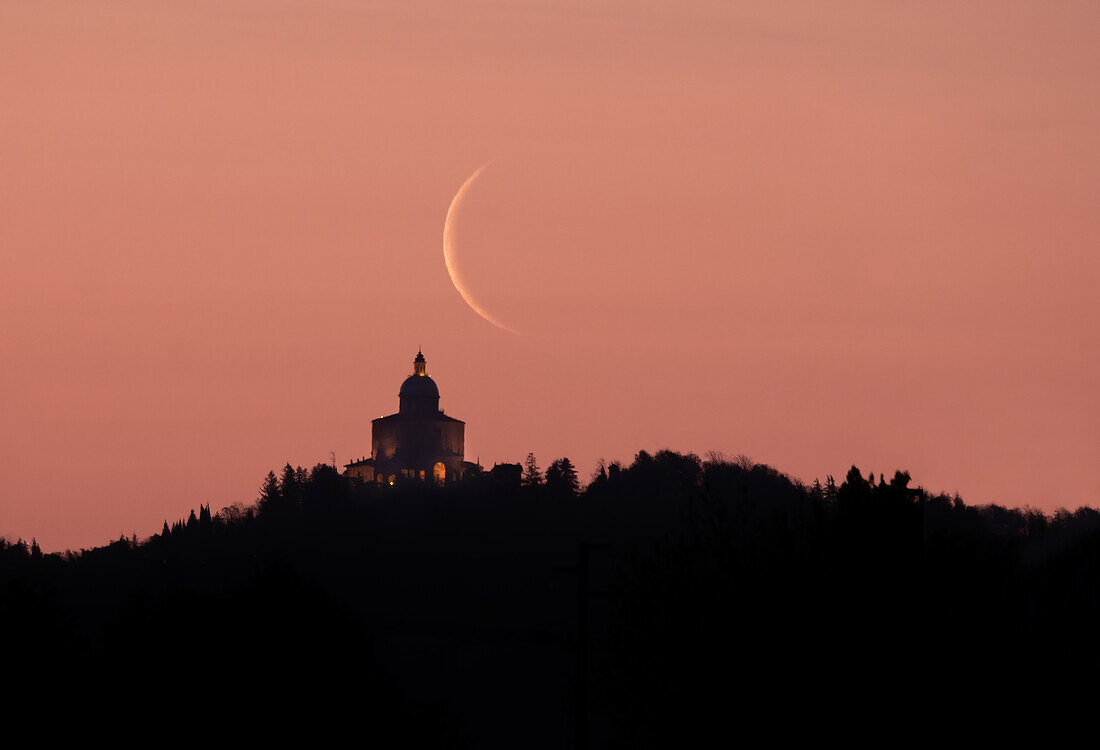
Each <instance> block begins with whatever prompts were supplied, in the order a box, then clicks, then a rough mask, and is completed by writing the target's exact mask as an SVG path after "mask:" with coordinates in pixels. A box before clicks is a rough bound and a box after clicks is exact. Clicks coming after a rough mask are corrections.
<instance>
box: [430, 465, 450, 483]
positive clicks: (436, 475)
mask: <svg viewBox="0 0 1100 750" xmlns="http://www.w3.org/2000/svg"><path fill="white" fill-rule="evenodd" d="M432 478H433V479H435V481H437V482H439V483H440V484H443V482H444V481H446V479H447V467H446V466H444V465H443V462H442V461H437V462H436V464H435V466H433V467H432Z"/></svg>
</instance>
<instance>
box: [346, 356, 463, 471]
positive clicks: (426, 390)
mask: <svg viewBox="0 0 1100 750" xmlns="http://www.w3.org/2000/svg"><path fill="white" fill-rule="evenodd" d="M398 399H399V406H398V410H397V413H396V414H391V415H389V416H388V417H379V418H378V419H375V420H373V421H372V422H371V457H370V458H364V459H360V460H359V461H353V462H351V463H350V464H347V465H346V466H345V467H344V474H345V475H346V476H349V477H357V478H359V479H362V480H363V481H366V482H377V483H379V484H394V483H395V482H397V481H400V480H403V479H416V480H420V481H433V482H437V483H439V484H444V483H446V482H450V481H454V480H457V479H460V478H462V474H463V472H464V470H465V468H466V462H465V461H463V449H464V447H465V446H464V444H465V433H466V423H465V422H463V421H462V420H461V419H455V418H454V417H448V416H447V415H446V414H444V413H443V412H442V411H440V409H439V388H438V387H436V384H435V381H434V380H432V379H431V377H430V376H429V375H428V363H427V361H426V360H425V359H424V354H423V352H417V354H416V359H414V360H413V371H412V375H409V377H407V378H405V382H404V383H402V384H401V392H400V393H399V394H398Z"/></svg>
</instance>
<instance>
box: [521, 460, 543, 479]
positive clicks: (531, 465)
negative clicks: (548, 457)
mask: <svg viewBox="0 0 1100 750" xmlns="http://www.w3.org/2000/svg"><path fill="white" fill-rule="evenodd" d="M522 484H523V486H524V487H538V486H540V485H541V484H542V472H541V471H539V465H538V462H537V461H536V460H535V454H534V453H528V454H527V459H526V460H525V461H524V462H523V481H522Z"/></svg>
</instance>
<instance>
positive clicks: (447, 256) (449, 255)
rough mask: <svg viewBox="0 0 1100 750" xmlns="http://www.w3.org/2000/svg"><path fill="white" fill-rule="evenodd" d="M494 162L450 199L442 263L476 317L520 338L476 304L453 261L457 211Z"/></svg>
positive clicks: (486, 164)
mask: <svg viewBox="0 0 1100 750" xmlns="http://www.w3.org/2000/svg"><path fill="white" fill-rule="evenodd" d="M494 161H496V160H495V159H490V160H489V161H487V162H485V163H484V164H482V165H481V166H480V167H478V168H477V170H476V171H475V172H474V173H473V174H472V175H470V176H469V177H468V178H467V179H466V182H464V183H462V187H460V188H459V189H458V192H457V193H455V197H454V198H452V199H451V205H450V207H448V208H447V218H446V219H445V220H444V221H443V262H444V263H445V264H446V266H447V273H448V275H450V277H451V283H452V284H454V287H455V289H456V290H457V291H458V293H459V294H460V295H462V299H463V300H465V302H466V304H467V305H469V306H470V309H471V310H473V311H474V312H476V313H477V314H478V315H480V316H481V317H483V318H484V319H485V320H487V321H489V322H490V323H492V324H493V325H495V326H496V327H497V328H499V329H501V330H502V331H507V332H508V333H513V334H515V335H517V336H522V335H523V334H521V333H520V332H519V331H517V330H516V329H514V328H511V327H509V326H507V325H505V324H504V323H502V322H501V321H500V320H498V319H497V318H496V317H494V316H493V315H492V314H490V313H489V311H487V310H486V309H485V308H483V307H482V306H481V305H479V304H478V303H477V301H476V300H475V299H474V295H473V294H471V293H470V290H469V289H468V288H467V286H466V284H465V282H464V281H463V280H462V276H461V275H460V274H459V272H458V263H457V261H456V260H455V257H456V254H455V240H454V222H455V217H456V216H457V215H458V213H459V209H460V208H461V207H462V202H463V201H464V200H465V198H466V192H467V191H468V190H469V188H470V185H472V184H473V183H474V181H475V180H476V179H477V178H478V176H480V175H481V173H482V172H484V171H485V168H486V167H488V166H489V165H490V164H492V163H493V162H494Z"/></svg>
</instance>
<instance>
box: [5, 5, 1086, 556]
mask: <svg viewBox="0 0 1100 750" xmlns="http://www.w3.org/2000/svg"><path fill="white" fill-rule="evenodd" d="M1098 36H1100V4H1098V3H1096V2H1095V0H1088V1H1087V2H1080V3H1071V2H1033V1H1032V2H1009V1H1006V0H997V1H996V2H968V3H960V2H957V1H954V0H953V1H951V2H922V3H881V2H866V3H865V2H831V3H819V2H763V3H759V4H752V5H743V4H740V3H730V2H726V1H724V0H723V1H722V2H696V1H687V2H685V1H680V2H675V3H672V2H602V1H599V0H595V1H594V0H584V1H583V2H549V1H544V2H455V1H454V0H445V1H440V0H437V1H433V2H410V1H409V0H400V1H397V2H366V1H362V0H340V1H338V0H332V1H330V2H318V1H317V0H265V1H264V2H260V1H259V0H250V1H249V0H211V1H209V2H150V1H149V0H133V1H132V2H118V1H117V0H100V1H97V2H85V1H75V0H74V1H72V2H53V1H51V0H27V1H26V2H19V1H18V0H0V362H2V363H3V367H2V368H0V412H2V417H0V534H3V535H4V536H7V537H8V538H11V539H14V538H16V537H20V536H21V537H23V538H26V539H30V538H31V537H36V538H37V539H38V541H39V542H40V543H41V544H42V546H43V548H45V549H47V550H57V549H65V548H73V549H76V548H79V547H86V546H92V545H98V544H103V543H106V542H107V541H109V540H110V539H112V538H118V536H119V535H121V534H126V535H127V536H129V535H130V534H132V533H136V534H138V536H139V537H143V536H147V535H149V534H151V533H154V532H156V531H158V530H159V528H160V525H161V522H162V521H163V520H165V519H168V520H169V521H172V520H174V519H177V518H180V517H183V516H185V515H186V513H187V512H188V510H189V509H190V508H192V507H197V506H198V504H199V503H210V504H211V506H212V508H213V509H214V510H215V511H216V510H218V509H219V508H221V507H223V506H226V505H230V504H233V503H235V502H241V501H243V502H251V501H252V500H254V499H255V497H256V495H257V490H258V487H259V485H260V482H261V481H262V479H263V476H264V475H265V474H266V473H267V471H268V470H269V469H273V468H278V467H279V466H281V465H282V464H283V463H285V462H287V461H290V462H292V463H294V464H301V465H304V466H312V465H313V464H315V463H318V462H322V461H329V460H330V452H335V454H336V458H337V461H338V462H340V463H341V464H343V463H344V462H346V461H348V460H350V459H352V458H355V457H358V456H361V455H365V454H369V451H370V420H371V419H372V418H374V417H377V416H379V415H381V414H384V413H390V412H392V411H395V410H396V407H397V389H398V386H399V385H400V382H401V380H402V379H403V378H404V377H405V376H406V374H407V373H408V372H409V371H410V369H411V364H412V358H413V356H414V355H415V353H416V349H417V347H418V346H423V348H424V353H425V355H426V356H427V358H428V371H429V374H431V375H433V376H434V377H435V379H436V382H437V383H438V384H439V387H440V391H441V394H442V401H441V406H442V407H443V408H444V409H445V410H446V411H447V412H448V413H449V414H451V415H453V416H456V417H459V418H461V419H464V420H466V422H467V428H466V445H467V458H469V459H471V460H476V459H478V458H480V460H481V463H482V464H484V465H486V466H492V464H493V462H494V461H521V460H522V459H523V457H524V456H525V455H526V454H527V452H528V451H533V452H534V453H535V454H536V456H538V458H539V461H540V464H541V465H542V466H543V467H545V466H546V465H547V464H548V463H549V461H550V460H552V459H554V458H557V457H559V456H561V455H568V456H570V457H572V458H573V459H574V460H575V461H576V462H577V464H578V465H579V467H580V469H581V471H582V474H584V475H585V476H587V475H589V474H590V473H591V471H592V469H593V468H594V466H595V464H596V461H597V460H598V459H600V458H601V457H602V458H606V459H608V460H615V459H618V460H623V461H629V460H631V458H632V457H633V455H634V453H635V452H636V451H638V450H639V449H643V448H644V449H647V450H650V451H654V450H657V449H660V448H664V447H669V448H673V449H676V450H683V451H689V450H690V451H696V452H699V453H700V454H702V453H705V452H706V451H709V450H716V451H723V452H725V453H727V454H730V455H735V454H738V453H744V454H747V455H749V456H750V457H752V458H753V459H755V460H757V461H761V462H766V463H769V464H771V465H773V466H775V467H777V468H778V469H780V470H782V471H785V472H787V473H790V474H792V475H793V476H795V477H797V478H800V479H802V480H805V481H807V482H812V481H813V479H814V478H815V477H821V478H822V479H824V477H825V475H826V474H833V475H835V476H837V478H838V480H839V479H840V478H842V477H843V475H844V473H845V472H846V470H847V469H848V467H849V466H851V465H852V464H853V463H855V464H858V465H859V466H860V467H861V468H863V469H864V471H867V470H873V471H875V472H876V473H878V472H885V473H886V474H887V475H889V474H891V473H892V472H893V470H894V469H896V468H902V469H908V470H909V471H910V472H911V473H912V474H913V476H914V479H915V481H916V482H918V483H920V484H922V485H923V486H924V487H926V488H927V489H929V490H933V491H938V490H945V491H947V492H955V491H958V492H959V493H961V494H962V496H963V497H964V499H966V500H967V501H969V502H973V503H990V502H997V503H1001V504H1005V505H1031V506H1033V507H1038V508H1042V509H1045V510H1053V509H1055V508H1057V507H1060V506H1065V507H1076V506H1078V505H1082V504H1091V505H1098V504H1100V478H1098V477H1100V462H1098V457H1100V379H1098V374H1097V373H1098V372H1100V294H1098V293H1097V287H1098V283H1100V210H1098V206H1097V196H1098V193H1100V190H1098V188H1100V97H1098V96H1097V85H1098V81H1100V45H1098V44H1097V43H1096V40H1097V38H1098ZM492 158H496V159H497V161H496V162H494V163H493V165H492V166H491V167H490V168H489V169H487V170H486V171H485V172H484V174H483V175H482V176H481V177H480V178H479V179H478V181H477V182H476V183H475V184H474V185H473V186H472V187H471V190H470V192H469V194H468V196H467V199H466V204H465V206H464V210H463V212H462V214H461V215H460V216H459V217H458V219H457V220H458V225H457V227H456V233H457V236H458V239H459V248H460V255H461V258H460V261H461V265H462V271H463V274H464V275H465V277H466V279H467V280H468V282H469V284H470V287H471V291H472V293H473V294H474V295H475V296H476V297H477V299H478V300H479V302H480V304H482V305H483V306H484V307H485V308H486V309H487V310H490V311H491V312H492V313H493V314H494V315H496V316H498V317H499V318H500V319H501V320H504V321H506V322H508V324H509V325H513V326H515V327H516V328H518V329H520V330H523V331H524V332H525V334H526V335H523V336H514V335H511V334H508V333H506V332H504V331H501V330H499V329H497V328H494V327H493V326H491V325H490V324H489V323H487V322H485V321H484V320H483V319H481V318H480V317H478V316H477V315H476V314H475V313H474V312H473V311H472V310H471V309H470V308H469V307H468V306H466V304H465V303H464V302H463V300H462V298H461V297H460V296H459V294H458V292H457V291H456V290H455V288H454V287H453V286H452V284H451V282H450V280H449V278H448V275H447V270H446V268H445V266H444V262H443V256H442V231H443V219H444V217H445V215H446V211H447V207H448V205H449V203H450V201H451V198H452V196H453V195H454V193H455V191H456V190H457V189H458V187H459V186H460V185H461V184H462V183H463V182H464V181H465V180H466V178H467V177H469V175H470V174H471V173H473V172H474V170H475V169H477V168H478V167H479V166H480V165H481V164H483V163H485V162H486V161H488V160H489V159H492Z"/></svg>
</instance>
